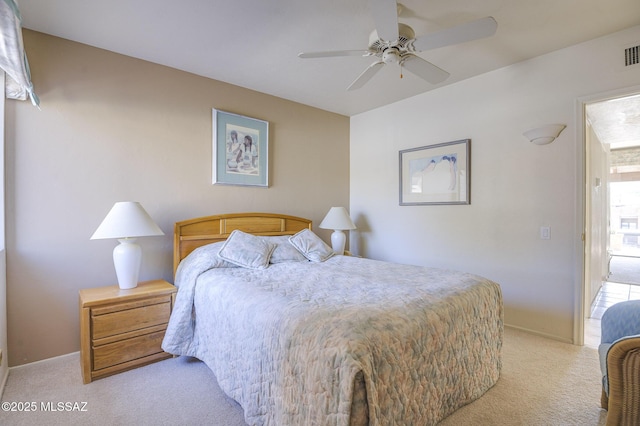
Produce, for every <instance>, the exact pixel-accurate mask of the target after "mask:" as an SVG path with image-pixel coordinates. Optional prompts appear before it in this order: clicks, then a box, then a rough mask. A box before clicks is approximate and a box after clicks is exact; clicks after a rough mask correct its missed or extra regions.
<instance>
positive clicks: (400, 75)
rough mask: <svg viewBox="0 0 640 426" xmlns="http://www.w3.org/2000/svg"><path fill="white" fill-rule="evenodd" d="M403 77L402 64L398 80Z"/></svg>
mask: <svg viewBox="0 0 640 426" xmlns="http://www.w3.org/2000/svg"><path fill="white" fill-rule="evenodd" d="M402 77H403V75H402V64H400V78H401V79H402Z"/></svg>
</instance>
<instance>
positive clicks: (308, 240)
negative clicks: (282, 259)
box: [289, 229, 334, 262]
mask: <svg viewBox="0 0 640 426" xmlns="http://www.w3.org/2000/svg"><path fill="white" fill-rule="evenodd" d="M289 242H291V244H293V246H294V247H295V248H296V249H298V251H300V253H302V254H303V255H304V257H306V258H307V259H309V260H310V261H312V262H324V261H325V260H327V259H329V258H330V257H331V256H333V254H334V253H333V249H332V248H331V247H329V246H328V245H327V243H325V242H324V241H322V239H321V238H320V237H318V236H317V235H316V234H314V233H313V231H311V230H310V229H303V230H302V231H300V232H298V233H297V234H295V235H292V236H291V237H289Z"/></svg>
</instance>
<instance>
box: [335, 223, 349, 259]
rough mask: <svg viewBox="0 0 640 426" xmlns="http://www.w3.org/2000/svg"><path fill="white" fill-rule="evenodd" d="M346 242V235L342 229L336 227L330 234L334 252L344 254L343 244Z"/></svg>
mask: <svg viewBox="0 0 640 426" xmlns="http://www.w3.org/2000/svg"><path fill="white" fill-rule="evenodd" d="M346 242H347V236H346V235H345V234H344V232H343V231H341V230H339V229H336V230H334V231H333V233H332V234H331V247H332V248H333V252H334V253H335V254H340V255H342V254H344V246H345V244H346Z"/></svg>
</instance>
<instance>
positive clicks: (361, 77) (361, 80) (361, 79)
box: [347, 61, 384, 90]
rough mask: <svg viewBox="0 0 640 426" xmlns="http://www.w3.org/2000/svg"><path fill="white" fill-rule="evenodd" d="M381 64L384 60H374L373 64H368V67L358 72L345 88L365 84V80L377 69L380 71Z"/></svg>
mask: <svg viewBox="0 0 640 426" xmlns="http://www.w3.org/2000/svg"><path fill="white" fill-rule="evenodd" d="M382 65H384V62H382V61H380V62H374V63H373V64H371V65H369V67H368V68H367V69H366V70H364V72H363V73H362V74H360V75H359V76H358V78H356V79H355V80H354V81H353V83H351V85H350V86H349V87H347V90H356V89H359V88H361V87H362V86H364V85H365V84H367V82H368V81H369V80H371V78H372V77H373V76H374V75H375V74H376V73H377V72H378V71H380V68H382Z"/></svg>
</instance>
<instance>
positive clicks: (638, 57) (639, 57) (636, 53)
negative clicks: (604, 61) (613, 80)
mask: <svg viewBox="0 0 640 426" xmlns="http://www.w3.org/2000/svg"><path fill="white" fill-rule="evenodd" d="M636 64H640V45H638V46H633V47H629V48H627V49H624V65H625V66H627V67H628V66H629V65H636Z"/></svg>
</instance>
